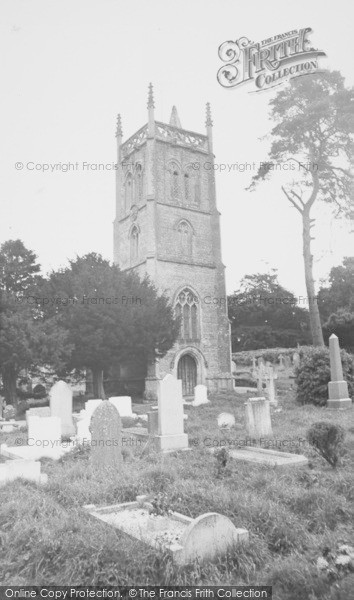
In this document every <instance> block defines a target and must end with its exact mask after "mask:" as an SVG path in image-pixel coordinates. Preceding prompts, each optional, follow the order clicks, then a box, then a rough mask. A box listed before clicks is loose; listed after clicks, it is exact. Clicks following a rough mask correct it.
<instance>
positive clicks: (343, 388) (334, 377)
mask: <svg viewBox="0 0 354 600" xmlns="http://www.w3.org/2000/svg"><path fill="white" fill-rule="evenodd" d="M329 359H330V364H331V381H330V382H329V384H328V400H327V406H328V408H350V407H351V406H352V401H351V399H350V398H349V393H348V384H347V382H346V381H345V380H344V379H343V368H342V361H341V357H340V348H339V341H338V338H337V336H336V335H335V334H334V333H332V335H331V336H330V338H329Z"/></svg>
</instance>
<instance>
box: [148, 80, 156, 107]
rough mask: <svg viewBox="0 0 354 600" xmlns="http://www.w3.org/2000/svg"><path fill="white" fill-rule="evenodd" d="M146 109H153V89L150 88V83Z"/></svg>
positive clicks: (150, 84)
mask: <svg viewBox="0 0 354 600" xmlns="http://www.w3.org/2000/svg"><path fill="white" fill-rule="evenodd" d="M147 107H148V108H155V103H154V89H153V87H152V83H149V94H148V103H147Z"/></svg>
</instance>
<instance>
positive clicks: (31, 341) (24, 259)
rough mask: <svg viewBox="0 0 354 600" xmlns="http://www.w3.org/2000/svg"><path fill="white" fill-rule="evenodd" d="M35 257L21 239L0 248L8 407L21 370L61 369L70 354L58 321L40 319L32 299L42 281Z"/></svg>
mask: <svg viewBox="0 0 354 600" xmlns="http://www.w3.org/2000/svg"><path fill="white" fill-rule="evenodd" d="M39 271H40V265H39V264H38V263H37V262H36V255H35V254H34V253H33V252H32V251H30V250H27V249H26V248H25V246H24V244H23V243H22V242H21V241H20V240H15V241H12V240H10V241H7V242H5V243H4V244H3V245H2V246H1V248H0V294H1V295H0V374H1V378H2V382H3V387H4V394H5V400H6V402H7V403H8V404H14V405H16V404H17V391H16V382H17V378H18V375H19V373H20V371H21V370H22V369H25V368H27V369H35V368H36V367H38V365H43V364H51V365H53V366H55V368H57V369H60V368H62V367H63V365H64V362H63V357H64V354H65V352H67V351H69V348H68V347H67V346H66V337H67V336H66V334H65V332H64V331H63V330H62V329H60V327H59V326H58V323H57V318H56V317H52V318H51V319H47V320H43V318H42V317H41V315H40V314H39V313H38V309H37V307H36V306H35V305H33V302H32V300H33V299H34V298H35V297H36V294H37V292H38V290H39V286H40V284H41V283H42V281H43V280H42V278H41V276H40V275H39Z"/></svg>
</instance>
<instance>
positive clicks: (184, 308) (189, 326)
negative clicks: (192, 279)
mask: <svg viewBox="0 0 354 600" xmlns="http://www.w3.org/2000/svg"><path fill="white" fill-rule="evenodd" d="M175 313H176V315H177V316H179V317H181V320H182V322H181V331H180V340H181V341H192V340H193V341H197V340H198V339H199V337H200V327H199V302H198V298H197V296H196V295H195V294H194V293H193V292H192V290H190V289H189V288H184V289H183V290H182V291H181V292H180V293H179V294H178V297H177V300H176V304H175Z"/></svg>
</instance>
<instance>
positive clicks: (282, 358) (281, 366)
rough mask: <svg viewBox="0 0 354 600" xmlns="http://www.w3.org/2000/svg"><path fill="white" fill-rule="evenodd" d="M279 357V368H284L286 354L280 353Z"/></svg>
mask: <svg viewBox="0 0 354 600" xmlns="http://www.w3.org/2000/svg"><path fill="white" fill-rule="evenodd" d="M278 359H279V369H284V355H283V354H279V356H278Z"/></svg>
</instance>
